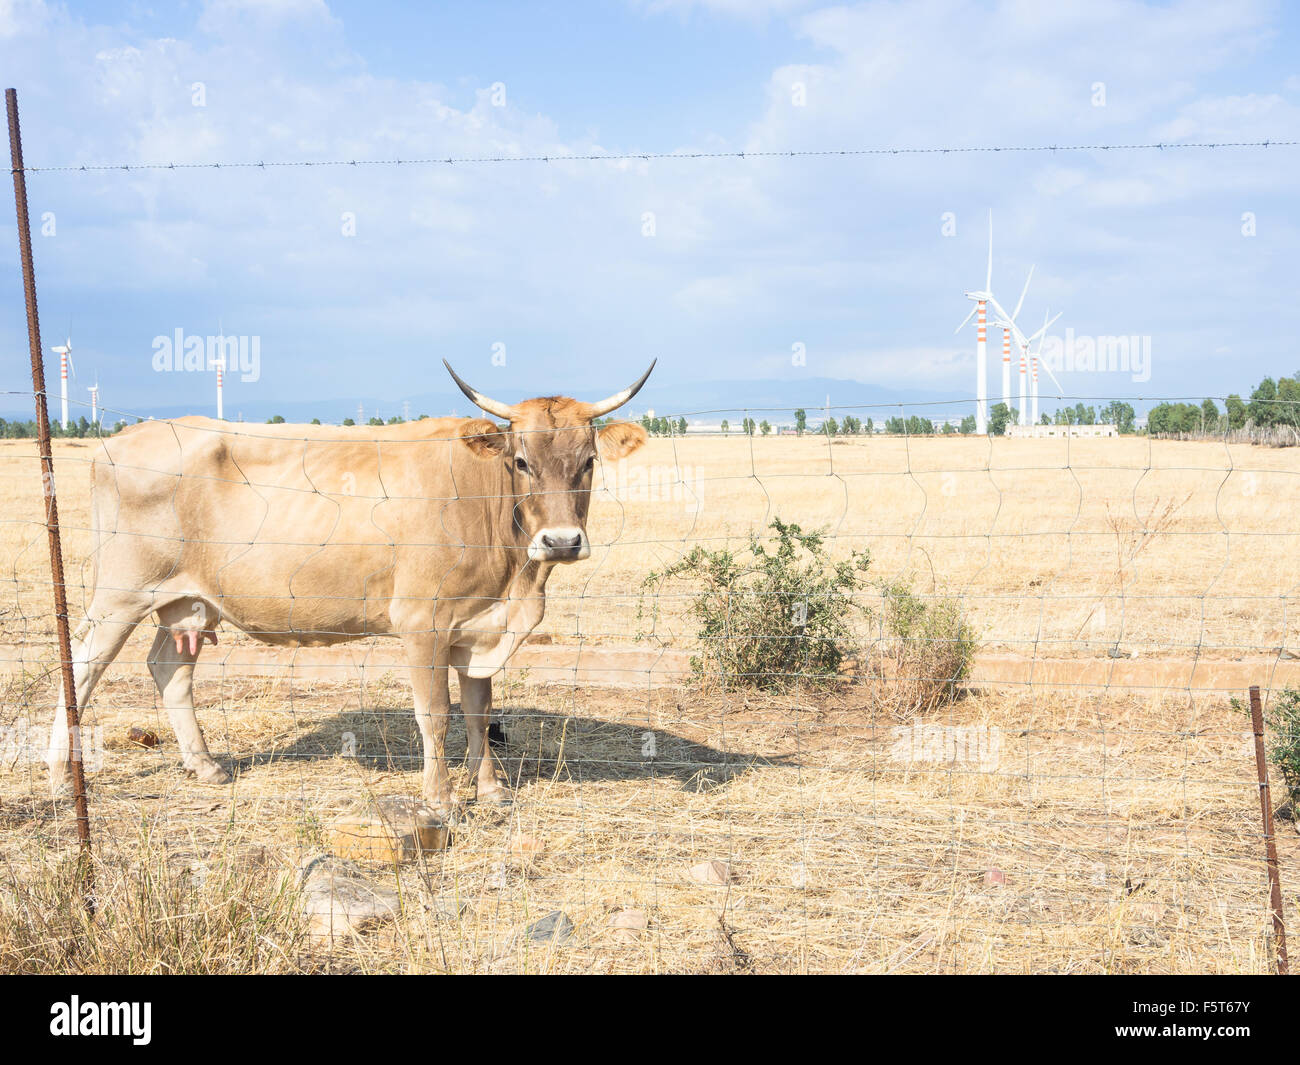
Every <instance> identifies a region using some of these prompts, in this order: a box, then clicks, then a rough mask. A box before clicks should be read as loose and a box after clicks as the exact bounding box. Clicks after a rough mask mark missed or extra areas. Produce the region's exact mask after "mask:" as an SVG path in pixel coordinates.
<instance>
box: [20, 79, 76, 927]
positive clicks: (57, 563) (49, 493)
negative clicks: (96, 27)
mask: <svg viewBox="0 0 1300 1065" xmlns="http://www.w3.org/2000/svg"><path fill="white" fill-rule="evenodd" d="M5 110H6V111H7V112H8V115H9V158H10V162H11V165H12V167H13V176H14V206H15V208H16V211H17V219H18V255H19V258H20V259H21V260H22V269H23V292H24V295H25V297H26V302H27V339H28V343H29V345H30V347H31V356H32V392H33V395H34V397H35V402H36V439H37V446H38V448H39V450H40V457H41V482H42V484H43V486H44V493H45V528H46V531H47V532H48V534H49V543H50V578H51V583H52V585H53V588H54V619H55V624H56V627H57V629H58V637H59V658H60V662H61V664H62V674H63V697H64V700H65V703H66V705H67V718H68V742H69V752H70V757H71V758H72V787H73V796H74V801H75V803H76V812H77V840H78V843H79V847H80V854H79V859H80V868H79V870H78V874H79V875H78V882H79V884H80V886H81V892H82V898H83V901H84V902H85V906H86V910H87V912H88V913H90V914H94V912H95V897H94V887H95V881H94V875H95V874H94V868H93V867H92V865H91V861H90V857H91V854H90V811H89V808H88V807H87V805H86V772H85V764H84V760H83V758H82V744H81V715H80V713H79V711H78V708H77V685H76V679H75V677H74V675H73V670H72V635H71V633H70V632H69V630H68V595H67V589H66V587H65V586H64V578H63V545H62V541H61V539H60V536H59V507H58V501H57V499H56V497H55V493H54V455H53V452H52V451H51V448H50V416H49V410H48V409H47V405H46V400H45V363H44V359H43V357H42V352H41V326H40V321H39V318H38V315H37V310H36V270H35V267H34V265H33V263H32V231H31V223H30V221H29V219H28V216H27V174H26V171H25V170H24V169H23V142H22V134H21V132H20V131H19V128H18V93H17V92H16V91H15V90H13V89H6V90H5Z"/></svg>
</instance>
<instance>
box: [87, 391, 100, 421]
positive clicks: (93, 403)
mask: <svg viewBox="0 0 1300 1065" xmlns="http://www.w3.org/2000/svg"><path fill="white" fill-rule="evenodd" d="M86 390H87V391H88V392H89V393H90V424H91V425H92V426H93V425H98V424H99V385H98V383H96V384H93V385H88V386H87V388H86Z"/></svg>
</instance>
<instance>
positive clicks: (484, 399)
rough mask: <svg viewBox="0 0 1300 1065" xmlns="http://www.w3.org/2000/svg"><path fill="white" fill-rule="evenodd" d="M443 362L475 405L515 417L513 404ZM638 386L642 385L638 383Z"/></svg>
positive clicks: (492, 412) (499, 416)
mask: <svg viewBox="0 0 1300 1065" xmlns="http://www.w3.org/2000/svg"><path fill="white" fill-rule="evenodd" d="M442 364H443V365H444V366H445V367H447V372H448V373H449V374H451V379H452V380H453V381H455V382H456V384H458V385H459V386H460V390H461V391H462V392H464V393H465V395H466V396H467V397H468V398H469V401H470V402H471V403H473V404H474V406H476V407H480V408H482V409H483V410H485V411H487V412H488V413H489V414H495V415H496V416H497V417H498V418H505V419H506V421H510V420H511V419H513V418H514V416H515V410H514V408H513V407H512V406H510V405H509V404H508V403H500V402H498V401H497V400H495V399H493V398H492V397H491V396H485V395H483V393H482V392H477V391H475V390H474V389H472V388H470V387H469V385H467V384H466V383H465V382H464V381H462V380H461V379H460V375H459V374H457V373H456V371H455V370H453V369H452V368H451V363H449V362H448V361H447V360H446V359H443V360H442ZM642 380H644V378H642ZM638 387H640V386H639V385H638Z"/></svg>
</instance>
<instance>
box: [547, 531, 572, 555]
mask: <svg viewBox="0 0 1300 1065" xmlns="http://www.w3.org/2000/svg"><path fill="white" fill-rule="evenodd" d="M542 546H543V547H544V548H546V550H548V551H576V550H578V548H579V547H581V546H582V533H574V534H573V535H572V536H554V535H552V534H551V533H543V534H542Z"/></svg>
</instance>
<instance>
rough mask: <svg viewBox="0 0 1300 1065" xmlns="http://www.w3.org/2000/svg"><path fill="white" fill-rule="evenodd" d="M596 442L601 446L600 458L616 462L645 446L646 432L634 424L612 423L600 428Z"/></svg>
mask: <svg viewBox="0 0 1300 1065" xmlns="http://www.w3.org/2000/svg"><path fill="white" fill-rule="evenodd" d="M596 441H597V443H598V444H599V445H600V457H601V458H603V459H609V460H610V461H616V460H618V459H621V458H623V457H624V456H625V455H630V454H632V452H633V451H635V450H636V449H637V448H639V447H640V446H641V445H642V444H644V443H645V441H646V431H645V429H644V428H642V427H641V426H639V425H634V424H633V423H632V422H610V423H609V424H608V425H602V426H601V427H600V432H599V433H598V434H597V436H596Z"/></svg>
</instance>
